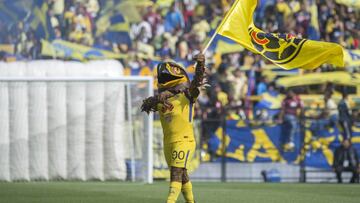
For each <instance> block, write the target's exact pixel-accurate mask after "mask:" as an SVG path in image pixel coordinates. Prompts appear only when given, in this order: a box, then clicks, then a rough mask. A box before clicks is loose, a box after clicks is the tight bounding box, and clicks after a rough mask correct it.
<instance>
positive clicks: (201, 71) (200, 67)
mask: <svg viewBox="0 0 360 203" xmlns="http://www.w3.org/2000/svg"><path fill="white" fill-rule="evenodd" d="M194 60H195V61H196V67H195V76H194V79H193V80H192V81H191V83H190V88H189V93H190V96H191V98H192V99H193V100H195V99H196V98H197V97H198V96H199V94H200V90H199V87H201V86H202V85H203V84H204V79H205V56H204V54H198V55H196V56H195V57H194Z"/></svg>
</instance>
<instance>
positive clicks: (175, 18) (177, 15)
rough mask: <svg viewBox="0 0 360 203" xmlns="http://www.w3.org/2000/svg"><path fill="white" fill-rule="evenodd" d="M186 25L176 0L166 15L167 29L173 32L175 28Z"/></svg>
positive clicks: (181, 27) (182, 27)
mask: <svg viewBox="0 0 360 203" xmlns="http://www.w3.org/2000/svg"><path fill="white" fill-rule="evenodd" d="M184 27H185V22H184V17H183V15H182V13H181V12H180V11H179V10H178V8H177V4H176V2H174V3H173V4H172V5H171V7H170V10H169V12H168V13H167V14H166V16H165V31H166V32H170V33H172V32H174V30H179V29H184Z"/></svg>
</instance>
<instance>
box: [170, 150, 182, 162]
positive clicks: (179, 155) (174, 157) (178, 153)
mask: <svg viewBox="0 0 360 203" xmlns="http://www.w3.org/2000/svg"><path fill="white" fill-rule="evenodd" d="M172 158H173V160H175V159H176V158H178V159H179V160H184V158H185V152H184V151H179V152H177V151H173V152H172Z"/></svg>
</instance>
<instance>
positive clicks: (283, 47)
mask: <svg viewBox="0 0 360 203" xmlns="http://www.w3.org/2000/svg"><path fill="white" fill-rule="evenodd" d="M249 35H250V37H251V42H252V44H253V46H254V47H255V49H256V50H257V51H259V53H260V54H261V55H263V56H265V57H266V58H268V59H270V60H271V61H273V62H275V63H277V64H286V63H289V62H291V61H292V60H294V58H295V57H296V56H297V55H298V54H299V53H300V51H301V49H302V46H303V45H304V43H305V42H306V41H307V40H306V39H300V38H296V37H295V36H293V35H291V34H274V33H265V32H263V31H261V30H258V29H256V28H254V27H250V28H249Z"/></svg>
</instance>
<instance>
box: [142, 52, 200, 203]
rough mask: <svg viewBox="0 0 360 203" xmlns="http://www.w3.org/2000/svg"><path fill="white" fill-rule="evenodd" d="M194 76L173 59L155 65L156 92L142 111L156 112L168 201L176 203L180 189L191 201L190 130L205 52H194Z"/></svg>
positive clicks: (193, 149) (191, 201) (147, 100)
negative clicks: (163, 158) (158, 118)
mask: <svg viewBox="0 0 360 203" xmlns="http://www.w3.org/2000/svg"><path fill="white" fill-rule="evenodd" d="M194 59H195V60H196V62H197V65H196V67H195V76H194V79H193V80H192V81H191V82H190V80H189V77H188V75H187V73H186V71H185V69H184V68H183V67H182V66H181V65H179V64H176V63H174V62H164V63H160V64H159V65H158V67H157V79H158V89H159V94H158V95H156V96H153V97H149V98H147V99H145V100H144V101H143V104H142V106H141V110H142V111H143V112H147V113H150V112H156V111H157V112H159V114H160V121H161V125H162V128H163V133H164V153H165V158H166V162H167V164H168V166H169V169H170V191H169V194H168V198H167V203H175V202H176V200H177V198H178V196H179V194H180V192H182V194H183V195H184V198H185V201H186V203H194V202H195V201H194V195H193V192H192V184H191V182H190V180H189V175H188V172H187V169H188V163H189V162H190V160H191V159H192V157H193V154H194V152H195V147H196V143H195V137H194V130H193V119H194V106H195V101H196V99H197V97H198V96H199V94H200V90H199V88H200V87H201V86H202V85H203V84H204V82H205V79H204V78H205V77H204V75H205V56H204V55H202V54H199V55H196V56H195V57H194Z"/></svg>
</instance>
